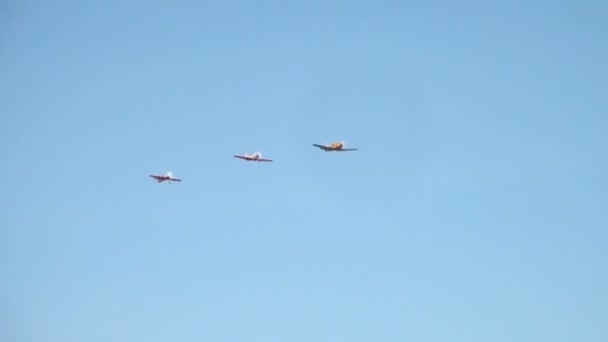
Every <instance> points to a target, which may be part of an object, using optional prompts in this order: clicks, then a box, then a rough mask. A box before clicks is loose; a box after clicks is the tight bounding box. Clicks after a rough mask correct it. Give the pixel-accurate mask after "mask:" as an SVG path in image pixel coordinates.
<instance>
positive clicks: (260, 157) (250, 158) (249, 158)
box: [234, 152, 272, 162]
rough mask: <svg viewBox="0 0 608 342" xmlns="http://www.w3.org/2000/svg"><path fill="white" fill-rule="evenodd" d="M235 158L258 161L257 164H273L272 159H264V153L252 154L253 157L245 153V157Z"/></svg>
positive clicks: (236, 156) (237, 156)
mask: <svg viewBox="0 0 608 342" xmlns="http://www.w3.org/2000/svg"><path fill="white" fill-rule="evenodd" d="M234 157H235V158H240V159H244V160H247V161H257V162H271V161H272V159H264V158H262V153H260V152H256V153H254V154H251V155H249V154H247V153H245V155H244V156H239V155H235V156H234Z"/></svg>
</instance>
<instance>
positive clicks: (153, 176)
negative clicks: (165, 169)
mask: <svg viewBox="0 0 608 342" xmlns="http://www.w3.org/2000/svg"><path fill="white" fill-rule="evenodd" d="M150 177H152V178H154V179H159V178H161V177H160V176H155V175H150Z"/></svg>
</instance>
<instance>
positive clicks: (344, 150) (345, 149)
mask: <svg viewBox="0 0 608 342" xmlns="http://www.w3.org/2000/svg"><path fill="white" fill-rule="evenodd" d="M358 150H359V149H358V148H343V149H340V150H336V151H338V152H348V151H358Z"/></svg>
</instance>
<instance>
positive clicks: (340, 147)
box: [312, 141, 358, 152]
mask: <svg viewBox="0 0 608 342" xmlns="http://www.w3.org/2000/svg"><path fill="white" fill-rule="evenodd" d="M312 146H314V147H318V148H320V149H322V150H323V151H325V152H347V151H357V150H358V148H344V141H338V142H335V143H333V144H325V145H319V144H312Z"/></svg>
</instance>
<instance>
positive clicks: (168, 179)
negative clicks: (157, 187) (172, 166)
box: [150, 172, 182, 184]
mask: <svg viewBox="0 0 608 342" xmlns="http://www.w3.org/2000/svg"><path fill="white" fill-rule="evenodd" d="M150 177H152V178H154V179H156V181H157V182H159V183H162V182H169V184H171V182H181V181H182V180H181V179H177V178H173V174H172V173H171V172H167V173H165V174H164V175H150Z"/></svg>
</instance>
